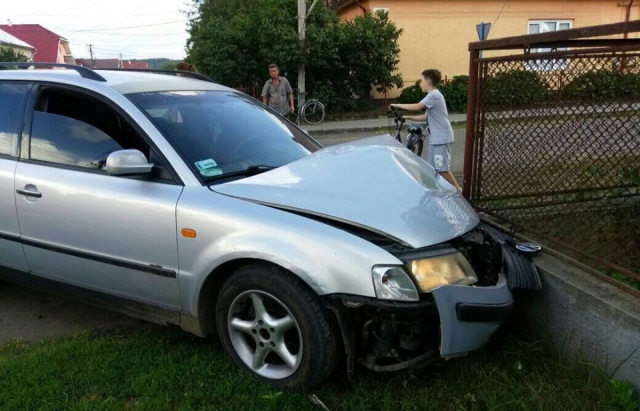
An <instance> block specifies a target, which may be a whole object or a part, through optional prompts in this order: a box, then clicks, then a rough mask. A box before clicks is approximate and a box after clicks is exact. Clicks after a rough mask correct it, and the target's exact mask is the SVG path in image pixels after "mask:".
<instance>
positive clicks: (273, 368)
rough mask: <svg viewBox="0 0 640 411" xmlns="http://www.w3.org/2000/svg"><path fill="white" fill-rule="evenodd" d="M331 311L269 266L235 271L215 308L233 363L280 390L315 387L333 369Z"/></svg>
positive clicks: (292, 278)
mask: <svg viewBox="0 0 640 411" xmlns="http://www.w3.org/2000/svg"><path fill="white" fill-rule="evenodd" d="M332 320H333V319H332V318H331V316H330V313H329V312H328V311H327V310H326V309H325V308H324V307H323V306H322V305H321V304H320V301H319V299H318V297H317V296H316V295H315V293H314V292H313V291H311V290H310V289H309V288H308V287H307V286H306V285H305V284H304V283H302V282H301V281H300V280H299V279H298V278H297V277H296V276H294V275H293V274H291V273H290V272H288V271H286V270H284V269H282V268H280V267H277V266H272V265H268V264H256V265H250V266H246V267H243V268H241V269H239V270H238V271H236V272H235V273H234V274H233V275H232V276H231V277H230V278H229V279H228V281H227V282H226V283H225V284H224V285H223V287H222V290H221V291H220V297H219V298H218V303H217V305H216V321H217V328H218V334H219V336H220V340H221V341H222V344H223V346H224V347H225V349H226V350H227V352H228V353H229V354H230V355H231V357H232V358H233V360H234V361H235V362H236V363H237V364H238V365H239V366H241V367H243V368H245V369H247V370H249V371H250V372H252V373H253V374H254V375H256V376H257V377H258V378H259V379H261V380H263V381H266V382H269V383H270V384H273V385H275V386H278V387H293V386H301V387H304V388H307V389H309V388H312V387H314V386H317V385H318V384H320V383H321V382H322V381H323V380H324V379H326V378H327V377H328V376H329V374H330V373H331V372H332V371H333V369H334V368H335V364H336V361H337V352H338V348H337V341H336V333H335V331H334V327H333V323H332Z"/></svg>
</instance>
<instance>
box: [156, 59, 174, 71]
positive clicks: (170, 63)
mask: <svg viewBox="0 0 640 411" xmlns="http://www.w3.org/2000/svg"><path fill="white" fill-rule="evenodd" d="M176 64H177V63H174V62H173V61H167V62H166V63H162V65H161V66H160V70H175V69H176Z"/></svg>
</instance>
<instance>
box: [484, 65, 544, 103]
mask: <svg viewBox="0 0 640 411" xmlns="http://www.w3.org/2000/svg"><path fill="white" fill-rule="evenodd" d="M550 95H551V90H550V89H549V85H548V84H547V83H546V81H544V79H542V77H540V75H539V74H538V73H537V72H535V71H528V70H511V71H507V72H503V73H498V74H497V75H495V76H494V77H488V78H487V79H486V80H485V81H484V85H483V91H482V95H481V97H480V98H481V99H482V102H483V103H484V106H485V108H487V109H510V108H522V107H527V106H531V105H536V104H539V103H542V102H545V101H547V99H548V98H549V97H550Z"/></svg>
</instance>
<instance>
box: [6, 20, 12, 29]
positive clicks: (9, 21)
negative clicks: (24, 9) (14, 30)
mask: <svg viewBox="0 0 640 411" xmlns="http://www.w3.org/2000/svg"><path fill="white" fill-rule="evenodd" d="M7 26H9V27H11V26H13V24H12V23H11V19H7Z"/></svg>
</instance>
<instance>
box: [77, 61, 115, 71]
mask: <svg viewBox="0 0 640 411" xmlns="http://www.w3.org/2000/svg"><path fill="white" fill-rule="evenodd" d="M76 64H77V65H79V66H83V67H89V68H93V69H117V68H120V60H118V59H93V60H91V59H76Z"/></svg>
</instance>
